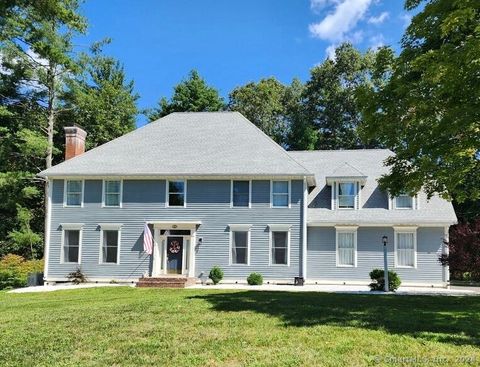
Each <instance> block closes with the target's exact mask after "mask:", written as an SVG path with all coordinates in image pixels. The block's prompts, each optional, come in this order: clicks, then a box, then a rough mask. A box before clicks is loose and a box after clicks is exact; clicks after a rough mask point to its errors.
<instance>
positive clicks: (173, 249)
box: [168, 241, 180, 254]
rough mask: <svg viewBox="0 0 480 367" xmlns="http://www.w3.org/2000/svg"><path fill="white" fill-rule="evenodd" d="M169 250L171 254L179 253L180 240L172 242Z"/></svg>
mask: <svg viewBox="0 0 480 367" xmlns="http://www.w3.org/2000/svg"><path fill="white" fill-rule="evenodd" d="M168 250H169V251H170V253H171V254H178V253H179V252H180V243H178V241H172V242H170V247H169V248H168Z"/></svg>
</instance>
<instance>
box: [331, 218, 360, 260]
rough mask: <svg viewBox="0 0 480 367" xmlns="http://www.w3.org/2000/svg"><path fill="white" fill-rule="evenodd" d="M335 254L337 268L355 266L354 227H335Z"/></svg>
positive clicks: (355, 242)
mask: <svg viewBox="0 0 480 367" xmlns="http://www.w3.org/2000/svg"><path fill="white" fill-rule="evenodd" d="M336 253H337V256H336V257H337V266H338V267H356V266H357V228H356V227H336Z"/></svg>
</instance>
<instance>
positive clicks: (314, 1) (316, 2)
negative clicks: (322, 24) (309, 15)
mask: <svg viewBox="0 0 480 367" xmlns="http://www.w3.org/2000/svg"><path fill="white" fill-rule="evenodd" d="M338 1H339V0H310V9H312V10H313V11H318V10H322V9H323V8H325V7H326V6H327V5H331V4H337V3H338Z"/></svg>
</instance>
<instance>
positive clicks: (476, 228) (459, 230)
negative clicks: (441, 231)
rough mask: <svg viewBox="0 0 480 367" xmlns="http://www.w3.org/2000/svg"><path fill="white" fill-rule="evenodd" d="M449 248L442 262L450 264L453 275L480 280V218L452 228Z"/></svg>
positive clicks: (457, 277) (459, 277) (456, 277)
mask: <svg viewBox="0 0 480 367" xmlns="http://www.w3.org/2000/svg"><path fill="white" fill-rule="evenodd" d="M448 248H449V254H448V255H442V256H441V257H440V262H441V263H442V264H443V265H449V266H450V273H451V274H452V277H453V278H454V279H459V280H463V279H464V278H467V279H466V280H476V281H480V218H479V219H477V220H475V221H472V222H471V223H459V224H457V225H455V226H453V227H452V228H450V238H449V241H448Z"/></svg>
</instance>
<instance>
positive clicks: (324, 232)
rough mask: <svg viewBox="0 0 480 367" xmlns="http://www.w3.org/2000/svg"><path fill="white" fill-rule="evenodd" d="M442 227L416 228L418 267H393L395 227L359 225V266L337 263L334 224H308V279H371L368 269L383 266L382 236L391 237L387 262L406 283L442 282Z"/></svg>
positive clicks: (336, 280)
mask: <svg viewBox="0 0 480 367" xmlns="http://www.w3.org/2000/svg"><path fill="white" fill-rule="evenodd" d="M443 231H444V230H443V227H442V228H440V227H420V228H418V229H417V267H416V268H395V267H394V241H393V239H394V230H393V228H387V227H360V228H358V231H357V266H356V267H338V266H336V243H335V241H336V230H335V228H334V227H309V228H308V235H307V239H308V244H307V257H308V261H307V266H308V268H307V269H308V270H307V274H308V280H309V281H317V280H318V281H321V282H328V281H334V282H349V281H354V282H358V281H360V282H365V283H368V282H370V277H369V272H370V271H371V270H372V269H374V268H381V269H383V245H382V236H384V235H386V236H388V238H389V244H388V264H389V268H390V270H393V271H395V272H397V274H398V275H399V276H400V278H401V280H402V282H403V283H419V284H432V285H433V284H435V285H438V284H441V283H442V282H443V278H442V276H443V273H442V270H443V269H442V266H441V264H440V263H439V262H438V257H439V255H440V254H441V251H442V243H443V236H444V232H443Z"/></svg>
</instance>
